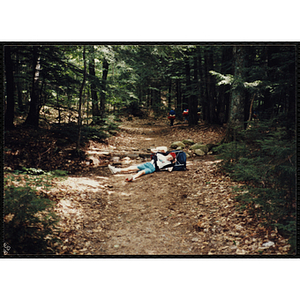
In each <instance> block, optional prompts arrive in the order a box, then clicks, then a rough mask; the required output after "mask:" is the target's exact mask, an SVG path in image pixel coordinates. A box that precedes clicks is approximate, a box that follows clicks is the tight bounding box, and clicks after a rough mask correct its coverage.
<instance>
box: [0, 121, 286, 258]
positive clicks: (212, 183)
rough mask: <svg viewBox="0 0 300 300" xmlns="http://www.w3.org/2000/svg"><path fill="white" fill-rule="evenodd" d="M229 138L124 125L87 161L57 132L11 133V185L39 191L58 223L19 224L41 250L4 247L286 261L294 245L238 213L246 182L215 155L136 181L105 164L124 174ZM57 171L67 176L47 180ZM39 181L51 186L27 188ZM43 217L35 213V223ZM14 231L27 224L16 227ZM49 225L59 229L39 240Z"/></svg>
mask: <svg viewBox="0 0 300 300" xmlns="http://www.w3.org/2000/svg"><path fill="white" fill-rule="evenodd" d="M224 134H225V128H224V127H221V126H212V125H209V126H208V125H205V124H204V123H200V124H199V125H198V126H194V127H188V126H187V123H184V122H177V123H176V122H175V126H173V127H170V126H169V124H168V123H167V122H166V120H163V119H159V120H155V119H143V120H142V119H139V118H132V119H131V120H130V121H128V120H127V119H123V122H122V123H121V125H120V130H119V131H118V132H117V133H115V135H113V136H111V137H109V138H107V137H105V138H104V139H103V141H102V142H101V141H99V140H98V141H97V140H88V141H87V142H86V144H85V146H83V148H82V155H81V156H80V155H79V156H78V155H77V156H76V155H75V154H74V152H73V150H74V147H73V146H72V144H71V143H66V141H65V139H64V138H62V137H60V138H57V137H56V136H55V135H54V134H52V133H51V131H45V130H44V131H33V130H29V129H17V130H14V131H10V132H9V133H7V134H6V138H7V139H6V144H5V147H6V148H5V154H6V156H5V173H4V176H5V180H6V183H8V185H10V186H14V187H15V188H18V189H20V188H21V187H26V186H27V187H28V186H31V187H35V194H36V195H38V196H41V197H42V198H43V199H47V201H48V202H49V203H48V202H47V203H48V204H49V205H50V202H51V203H52V208H53V212H55V214H56V215H57V217H58V219H55V218H54V216H53V217H52V218H50V217H48V219H47V214H46V218H45V219H43V220H51V222H48V223H47V222H46V221H45V222H44V223H43V222H40V221H38V222H37V223H38V225H37V223H36V225H32V224H29V223H28V220H27V221H24V223H23V224H21V225H22V227H23V228H24V227H26V228H33V227H34V228H35V229H36V231H35V233H34V234H35V235H36V236H37V238H38V237H40V238H41V239H45V240H46V241H47V247H45V248H43V251H42V252H41V251H39V250H38V249H37V248H34V247H32V245H31V246H28V245H27V248H26V249H25V250H24V249H22V247H20V245H18V241H16V240H9V239H7V240H6V245H7V247H8V248H7V249H9V250H7V251H6V252H7V253H6V254H54V255H99V256H111V255H125V256H128V255H180V256H181V255H183V256H185V255H212V256H213V255H255V256H259V255H286V254H288V253H289V251H290V244H289V243H288V238H287V237H285V236H282V235H281V234H280V233H279V232H278V231H277V230H276V229H274V228H273V229H272V228H270V227H264V226H262V225H261V224H260V222H259V219H258V218H256V217H255V216H253V214H250V213H249V211H248V210H247V208H245V209H243V210H241V209H238V207H239V203H238V201H237V200H236V198H235V197H236V195H237V194H236V192H235V191H234V189H233V187H236V186H240V187H241V186H242V185H243V183H241V182H239V183H238V182H234V181H233V180H232V179H231V178H230V177H229V176H228V175H227V174H225V173H223V172H221V170H220V168H219V167H218V166H219V163H220V162H221V160H220V159H218V158H217V157H216V156H215V155H213V154H209V155H204V156H195V155H193V153H190V157H189V158H188V161H187V166H188V170H187V171H183V172H171V173H169V172H156V173H153V174H150V175H147V176H143V177H141V178H140V179H139V180H137V181H136V182H132V183H127V182H126V181H125V178H126V175H112V174H111V173H110V171H109V169H108V168H107V165H108V163H112V164H114V165H116V166H119V167H125V166H128V165H132V164H138V163H142V162H144V161H148V160H149V156H150V155H149V149H151V148H153V147H158V146H167V147H170V145H171V144H172V142H174V141H182V140H184V139H190V140H193V141H194V142H195V143H203V144H217V143H219V142H220V141H221V140H222V139H223V137H224ZM33 137H34V138H33ZM34 149H38V150H36V151H35V150H34ZM185 151H187V152H188V148H186V149H185ZM58 169H60V170H62V171H56V174H54V173H52V174H51V173H49V172H50V171H52V172H53V170H58ZM39 172H40V174H39ZM66 172H68V175H66ZM59 175H64V176H63V177H61V176H59ZM40 176H46V178H47V188H46V184H43V183H39V184H37V183H36V181H34V180H31V183H30V184H28V179H29V178H30V179H33V178H35V179H36V180H38V178H41V177H40ZM47 176H51V177H47ZM35 201H36V200H35ZM16 205H17V204H16ZM49 207H50V206H49ZM49 207H45V208H41V209H43V210H42V211H44V209H48V210H49ZM50 211H51V213H52V210H49V213H50ZM41 214H42V213H41V212H38V211H37V212H35V216H36V217H38V216H39V215H41ZM44 215H45V214H44ZM49 216H50V215H49ZM51 216H52V215H51ZM15 217H16V214H14V212H13V210H11V211H9V213H7V214H6V215H5V220H4V221H5V226H7V227H6V228H9V226H10V225H11V224H13V223H11V222H14V218H15ZM20 218H21V217H20ZM15 221H16V220H15ZM31 221H32V220H31ZM33 221H34V220H33ZM26 222H27V223H26ZM17 225H18V226H20V222H19V223H18V222H14V226H17ZM47 226H48V227H49V226H50V227H51V226H53V229H54V231H53V232H52V233H50V232H47V233H46V234H45V235H39V234H40V233H41V232H43V230H44V229H45V228H48V227H47ZM54 237H55V238H56V240H53V238H54ZM19 242H20V241H19ZM37 247H39V246H38V245H37ZM22 251H23V252H22Z"/></svg>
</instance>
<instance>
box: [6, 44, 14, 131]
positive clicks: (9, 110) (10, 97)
mask: <svg viewBox="0 0 300 300" xmlns="http://www.w3.org/2000/svg"><path fill="white" fill-rule="evenodd" d="M4 49H5V53H4V56H5V75H6V91H7V101H6V112H5V129H6V130H10V129H13V128H14V127H15V126H14V123H13V122H14V107H15V99H14V75H13V62H12V58H11V47H10V46H6V47H4Z"/></svg>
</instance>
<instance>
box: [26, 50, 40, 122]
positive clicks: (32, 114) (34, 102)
mask: <svg viewBox="0 0 300 300" xmlns="http://www.w3.org/2000/svg"><path fill="white" fill-rule="evenodd" d="M32 65H33V78H32V88H31V99H30V108H29V113H28V116H27V118H26V120H25V124H26V125H31V126H34V127H36V128H37V127H38V126H39V107H40V105H39V101H40V99H39V95H40V93H39V78H40V69H41V64H40V57H39V47H37V46H34V47H33V61H32Z"/></svg>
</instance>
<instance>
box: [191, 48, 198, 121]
mask: <svg viewBox="0 0 300 300" xmlns="http://www.w3.org/2000/svg"><path fill="white" fill-rule="evenodd" d="M193 60H194V61H193V62H194V78H193V94H192V95H191V97H190V99H189V126H193V125H197V124H198V115H197V112H198V111H197V108H198V98H197V90H198V68H197V56H196V53H195V54H194V57H193Z"/></svg>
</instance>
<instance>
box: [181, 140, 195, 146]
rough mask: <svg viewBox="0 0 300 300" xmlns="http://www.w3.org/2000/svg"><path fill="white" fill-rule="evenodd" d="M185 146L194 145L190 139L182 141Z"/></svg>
mask: <svg viewBox="0 0 300 300" xmlns="http://www.w3.org/2000/svg"><path fill="white" fill-rule="evenodd" d="M182 142H183V143H184V144H185V145H194V144H195V142H194V141H193V140H191V139H187V140H183V141H182Z"/></svg>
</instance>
